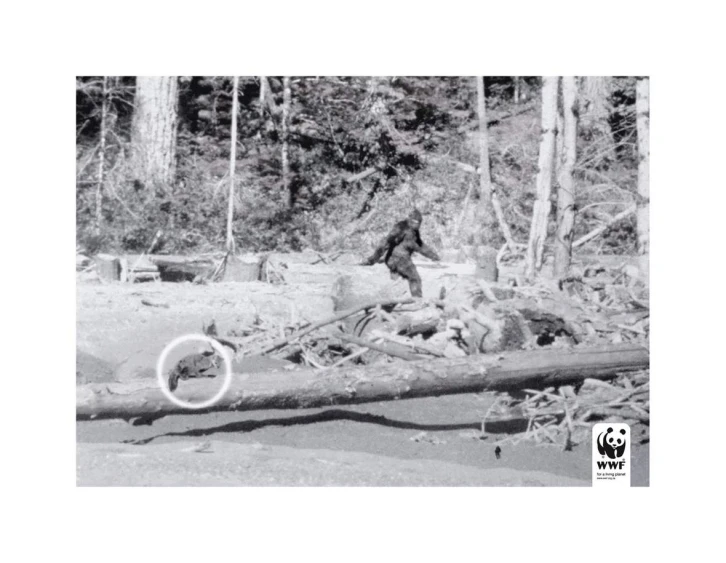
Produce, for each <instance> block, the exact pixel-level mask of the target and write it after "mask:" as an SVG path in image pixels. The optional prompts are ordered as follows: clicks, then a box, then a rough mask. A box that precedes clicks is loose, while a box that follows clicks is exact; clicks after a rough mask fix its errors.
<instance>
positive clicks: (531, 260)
mask: <svg viewBox="0 0 726 563" xmlns="http://www.w3.org/2000/svg"><path fill="white" fill-rule="evenodd" d="M558 82H559V77H557V76H545V77H543V78H542V138H541V140H540V145H539V161H538V167H539V172H538V173H537V199H536V200H535V202H534V209H533V210H532V226H531V227H530V230H529V243H528V245H527V260H526V265H525V271H526V276H527V277H528V278H533V277H534V275H535V272H536V271H539V269H540V268H541V267H542V256H543V253H544V242H545V239H546V238H547V220H548V218H549V215H550V193H551V192H552V169H553V164H554V155H555V129H556V120H557V84H558Z"/></svg>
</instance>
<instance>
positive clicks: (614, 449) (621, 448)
mask: <svg viewBox="0 0 726 563" xmlns="http://www.w3.org/2000/svg"><path fill="white" fill-rule="evenodd" d="M597 451H598V452H600V455H606V456H608V457H609V458H610V459H617V458H619V457H623V454H624V453H625V428H621V429H620V431H619V432H617V433H616V432H614V431H613V428H612V426H611V427H609V428H608V429H607V431H606V432H601V433H600V435H599V436H598V437H597Z"/></svg>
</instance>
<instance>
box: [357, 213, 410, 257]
mask: <svg viewBox="0 0 726 563" xmlns="http://www.w3.org/2000/svg"><path fill="white" fill-rule="evenodd" d="M404 231H405V221H401V222H399V223H397V224H396V226H395V227H393V230H392V231H391V232H390V233H389V234H388V236H387V237H386V238H384V239H383V240H382V241H381V244H379V245H378V248H376V249H375V251H374V252H373V254H372V255H371V257H370V258H368V259H367V260H364V261H363V262H361V265H363V266H372V265H373V264H377V263H378V262H380V261H381V258H383V257H384V256H385V255H386V253H387V252H388V250H389V249H391V248H393V247H394V246H396V245H397V244H398V243H400V242H401V240H402V239H403V235H404Z"/></svg>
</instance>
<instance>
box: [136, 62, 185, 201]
mask: <svg viewBox="0 0 726 563" xmlns="http://www.w3.org/2000/svg"><path fill="white" fill-rule="evenodd" d="M177 93H178V86H177V77H176V76H138V77H137V78H136V97H135V100H134V117H133V123H132V138H131V140H132V144H133V158H134V163H135V168H136V175H137V179H138V180H140V181H141V182H143V184H144V185H146V186H149V187H152V188H153V189H154V190H157V189H159V188H162V189H163V190H169V188H170V186H171V183H172V181H173V178H174V162H175V159H176V130H177V107H178V95H177Z"/></svg>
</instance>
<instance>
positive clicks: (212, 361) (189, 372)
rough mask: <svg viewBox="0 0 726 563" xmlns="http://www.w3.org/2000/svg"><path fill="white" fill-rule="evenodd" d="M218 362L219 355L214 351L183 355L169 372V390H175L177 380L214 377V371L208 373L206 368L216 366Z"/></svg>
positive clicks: (177, 383) (209, 368)
mask: <svg viewBox="0 0 726 563" xmlns="http://www.w3.org/2000/svg"><path fill="white" fill-rule="evenodd" d="M219 364H220V361H219V357H218V356H217V355H216V354H215V352H214V351H209V352H202V353H201V354H189V355H188V356H185V357H184V358H182V359H181V360H179V363H178V364H177V365H176V366H174V369H172V370H171V371H170V372H169V391H172V392H173V391H174V390H176V388H177V386H178V385H179V380H180V379H182V380H187V379H192V378H196V377H216V374H214V373H208V370H211V369H213V368H218V367H219Z"/></svg>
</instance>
